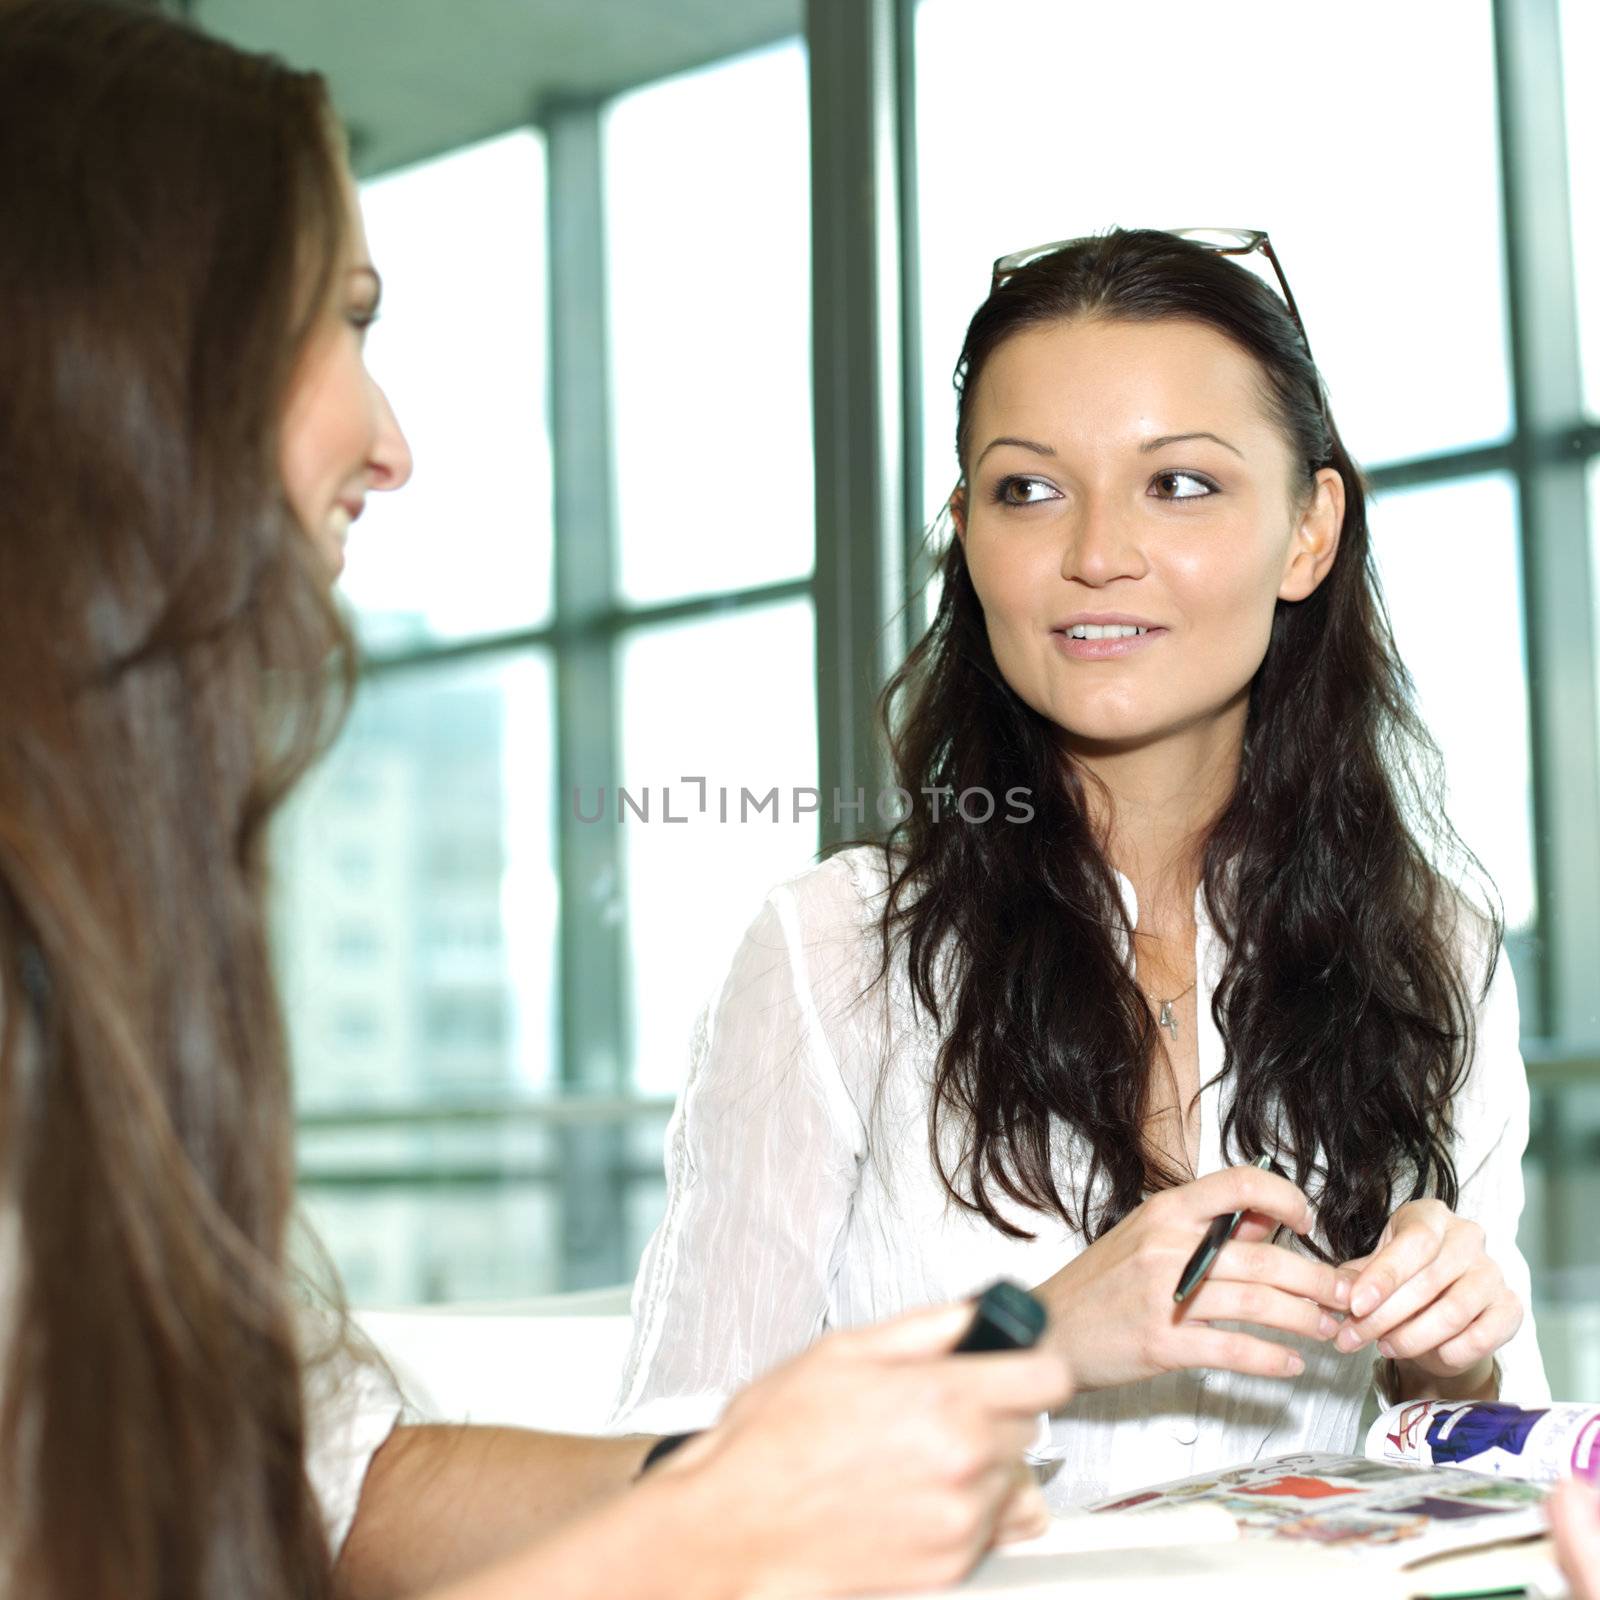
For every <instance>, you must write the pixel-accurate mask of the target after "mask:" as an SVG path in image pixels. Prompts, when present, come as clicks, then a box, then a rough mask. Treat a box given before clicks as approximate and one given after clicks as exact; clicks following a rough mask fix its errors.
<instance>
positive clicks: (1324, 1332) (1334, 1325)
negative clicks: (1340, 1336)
mask: <svg viewBox="0 0 1600 1600" xmlns="http://www.w3.org/2000/svg"><path fill="white" fill-rule="evenodd" d="M1338 1331H1339V1320H1338V1318H1337V1317H1330V1316H1329V1315H1328V1313H1327V1312H1326V1311H1324V1312H1323V1313H1322V1315H1321V1316H1320V1317H1318V1318H1317V1334H1318V1336H1319V1337H1320V1338H1323V1339H1331V1338H1332V1337H1333V1336H1334V1334H1336V1333H1337V1332H1338Z"/></svg>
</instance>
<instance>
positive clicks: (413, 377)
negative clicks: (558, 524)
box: [343, 133, 551, 647]
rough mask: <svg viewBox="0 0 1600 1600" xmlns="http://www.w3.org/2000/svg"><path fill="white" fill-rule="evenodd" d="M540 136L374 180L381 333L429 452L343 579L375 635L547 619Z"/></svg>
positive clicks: (370, 517) (375, 351) (370, 199)
mask: <svg viewBox="0 0 1600 1600" xmlns="http://www.w3.org/2000/svg"><path fill="white" fill-rule="evenodd" d="M544 183H545V173H544V143H543V141H542V140H541V139H540V138H538V137H537V136H536V135H535V134H532V133H514V134H510V135H507V136H506V137H505V138H502V139H496V140H493V141H491V142H490V143H488V144H482V145H476V146H474V147H472V148H471V149H468V150H462V151H459V152H457V153H455V154H453V155H449V156H445V157H443V158H442V159H441V160H438V161H430V162H428V163H426V164H425V165H423V166H419V167H412V168H410V169H408V170H406V171H404V172H399V173H395V174H393V175H392V176H390V177H386V178H380V179H378V180H377V181H376V182H373V183H369V184H366V185H365V186H364V187H363V189H362V197H361V198H362V210H363V211H364V213H365V216H366V223H367V235H368V240H369V242H370V244H371V246H372V257H373V261H374V262H375V263H376V264H377V267H378V270H379V271H380V272H381V273H382V275H383V315H382V317H381V319H380V321H379V322H378V324H377V326H376V327H374V328H373V329H372V332H371V333H370V335H369V336H368V352H369V357H370V363H371V367H372V371H373V374H374V376H376V378H377V379H378V381H379V382H380V383H381V384H383V386H384V388H385V389H386V390H387V391H388V394H389V398H390V400H391V401H392V402H393V405H394V409H395V414H396V415H397V416H398V417H399V419H400V425H401V427H402V428H403V429H404V430H405V433H406V436H407V438H408V439H409V441H410V443H411V451H412V455H413V457H414V458H415V462H416V468H415V471H414V473H413V475H412V479H411V482H410V483H409V484H408V485H407V486H406V488H405V489H403V490H401V491H400V492H398V493H396V494H383V495H374V496H373V497H372V498H371V500H369V501H368V503H367V512H366V515H365V516H364V517H362V519H361V521H360V522H359V523H357V524H356V527H355V530H354V532H353V533H352V535H351V539H350V544H349V550H348V558H349V564H348V566H347V567H346V568H345V575H344V583H343V587H344V592H345V593H346V595H348V597H349V598H350V600H351V601H352V602H353V603H354V604H355V606H356V607H357V610H358V612H359V614H360V622H361V631H362V635H363V638H364V639H365V641H366V643H367V644H368V645H369V646H377V647H394V646H404V645H408V644H415V643H418V642H422V641H425V640H428V639H453V638H460V637H462V636H464V635H469V634H480V633H499V632H504V631H507V630H510V629H514V628H526V627H533V626H537V625H538V624H539V623H541V622H543V621H544V620H545V618H546V616H547V615H548V613H549V610H550V552H551V541H550V529H551V510H550V442H549V435H548V429H547V425H546V420H545V398H544V396H545V374H546V354H545V241H544V211H545V196H544Z"/></svg>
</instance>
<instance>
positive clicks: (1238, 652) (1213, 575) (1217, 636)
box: [1165, 533, 1283, 664]
mask: <svg viewBox="0 0 1600 1600" xmlns="http://www.w3.org/2000/svg"><path fill="white" fill-rule="evenodd" d="M1282 557H1283V551H1282V550H1281V549H1280V548H1278V547H1277V546H1276V544H1275V543H1274V541H1271V540H1268V539H1265V538H1263V537H1261V536H1260V535H1258V534H1253V533H1240V534H1239V535H1237V536H1236V537H1232V538H1229V539H1227V540H1225V541H1218V543H1217V545H1216V546H1215V547H1213V548H1209V549H1206V548H1192V549H1185V550H1182V551H1180V552H1177V553H1175V554H1173V555H1172V556H1171V557H1170V558H1169V560H1168V562H1167V563H1166V564H1165V565H1166V573H1167V582H1168V587H1169V589H1170V591H1171V593H1172V594H1173V596H1174V598H1175V599H1176V600H1177V601H1178V603H1179V605H1180V607H1181V608H1182V610H1183V611H1184V613H1185V614H1186V615H1187V617H1188V619H1189V621H1190V622H1191V624H1192V625H1194V626H1195V628H1196V631H1197V634H1198V637H1199V638H1200V639H1201V640H1203V641H1204V643H1205V644H1206V645H1207V646H1208V648H1209V649H1210V650H1214V651H1215V652H1217V653H1219V654H1221V655H1224V656H1226V657H1229V658H1230V659H1244V658H1246V657H1249V658H1251V659H1253V661H1254V662H1255V663H1256V664H1259V662H1260V660H1261V656H1262V655H1263V654H1264V653H1265V651H1266V647H1267V640H1268V637H1269V636H1270V634H1271V631H1272V618H1273V614H1274V612H1275V611H1276V609H1277V601H1278V588H1279V585H1280V584H1281V582H1282V579H1283V566H1282Z"/></svg>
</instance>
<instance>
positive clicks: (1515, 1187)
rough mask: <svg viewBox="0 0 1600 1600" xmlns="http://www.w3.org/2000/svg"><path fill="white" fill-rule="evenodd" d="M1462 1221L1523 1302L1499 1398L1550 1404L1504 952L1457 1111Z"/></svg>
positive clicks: (1520, 1074)
mask: <svg viewBox="0 0 1600 1600" xmlns="http://www.w3.org/2000/svg"><path fill="white" fill-rule="evenodd" d="M1455 1124H1456V1125H1455V1152H1454V1153H1455V1163H1456V1176H1457V1178H1458V1179H1459V1181H1460V1185H1461V1193H1460V1198H1459V1200H1458V1202H1457V1205H1456V1214H1457V1215H1458V1216H1462V1217H1470V1218H1471V1219H1472V1220H1473V1221H1474V1222H1477V1223H1478V1224H1479V1225H1480V1226H1481V1227H1482V1228H1483V1231H1484V1235H1485V1249H1486V1250H1487V1252H1488V1254H1489V1257H1490V1258H1491V1259H1492V1260H1493V1261H1494V1262H1495V1263H1496V1264H1497V1265H1498V1266H1499V1268H1500V1270H1501V1272H1502V1273H1504V1275H1505V1280H1506V1283H1507V1285H1508V1286H1509V1287H1510V1288H1511V1290H1512V1292H1513V1293H1514V1294H1515V1295H1516V1296H1517V1298H1518V1299H1519V1300H1521V1302H1522V1306H1523V1320H1522V1326H1521V1327H1520V1328H1519V1329H1518V1330H1517V1332H1516V1333H1515V1334H1514V1335H1513V1336H1512V1337H1511V1339H1510V1340H1509V1341H1508V1342H1507V1343H1506V1344H1505V1345H1504V1346H1503V1347H1502V1349H1501V1350H1500V1352H1499V1356H1498V1360H1499V1363H1500V1392H1501V1394H1502V1395H1503V1396H1504V1397H1505V1398H1506V1399H1507V1400H1512V1401H1515V1402H1516V1403H1518V1404H1519V1405H1538V1404H1541V1403H1543V1402H1545V1401H1548V1400H1549V1398H1550V1384H1549V1380H1548V1379H1547V1378H1546V1377H1545V1371H1544V1360H1543V1358H1542V1357H1541V1356H1540V1354H1539V1340H1538V1335H1537V1333H1536V1332H1535V1330H1534V1325H1533V1298H1532V1285H1531V1280H1530V1274H1529V1271H1528V1263H1527V1261H1526V1260H1525V1259H1524V1257H1523V1254H1522V1251H1521V1250H1520V1249H1519V1248H1518V1245H1517V1224H1518V1222H1519V1221H1520V1220H1521V1217H1522V1202H1523V1190H1522V1157H1523V1152H1524V1151H1525V1150H1526V1149H1527V1145H1528V1074H1527V1069H1526V1067H1525V1066H1524V1065H1523V1061H1522V1045H1521V1040H1520V1033H1519V1017H1518V1009H1517V986H1516V980H1515V978H1513V976H1512V974H1511V963H1510V961H1509V960H1508V959H1507V957H1506V956H1505V954H1504V952H1502V953H1501V955H1500V958H1499V961H1498V963H1497V965H1496V967H1495V972H1494V976H1493V977H1492V978H1491V979H1490V982H1489V989H1488V993H1487V994H1486V995H1485V996H1484V999H1483V1002H1482V1004H1481V1005H1480V1006H1479V1009H1478V1018H1477V1039H1476V1046H1475V1049H1474V1053H1473V1061H1472V1069H1471V1071H1470V1072H1469V1073H1468V1076H1467V1080H1466V1082H1465V1084H1463V1086H1462V1088H1461V1090H1460V1092H1459V1094H1458V1096H1457V1099H1456V1106H1455Z"/></svg>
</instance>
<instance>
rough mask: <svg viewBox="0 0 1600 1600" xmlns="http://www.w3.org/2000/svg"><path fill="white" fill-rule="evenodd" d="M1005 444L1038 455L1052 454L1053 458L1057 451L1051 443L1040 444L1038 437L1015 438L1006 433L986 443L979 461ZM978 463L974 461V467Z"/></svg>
mask: <svg viewBox="0 0 1600 1600" xmlns="http://www.w3.org/2000/svg"><path fill="white" fill-rule="evenodd" d="M1003 444H1014V445H1016V446H1017V448H1018V449H1020V450H1031V451H1032V452H1033V453H1034V454H1035V455H1036V456H1050V457H1051V458H1052V459H1053V458H1054V456H1055V451H1054V450H1052V449H1051V448H1050V446H1049V445H1047V444H1040V443H1039V441H1038V440H1037V439H1018V438H1014V437H1013V436H1012V435H1011V434H1004V435H1002V436H1001V437H1000V438H998V439H991V440H990V441H989V442H988V444H986V445H985V446H984V447H983V449H981V450H980V451H979V452H978V461H982V460H983V458H984V457H985V456H986V455H988V453H989V452H990V451H991V450H994V449H997V448H998V447H999V446H1000V445H1003ZM977 464H978V462H977V461H974V462H973V466H974V467H976V466H977Z"/></svg>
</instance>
